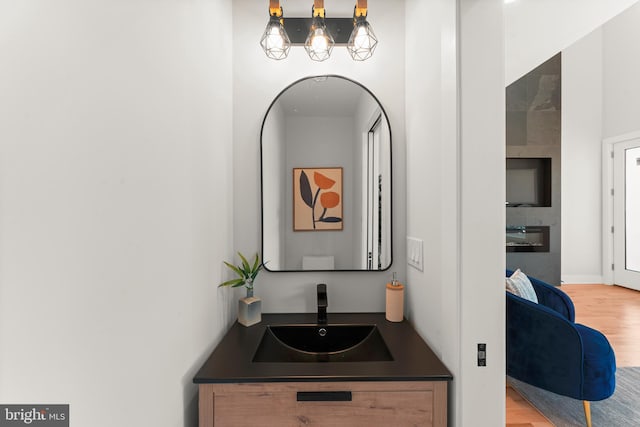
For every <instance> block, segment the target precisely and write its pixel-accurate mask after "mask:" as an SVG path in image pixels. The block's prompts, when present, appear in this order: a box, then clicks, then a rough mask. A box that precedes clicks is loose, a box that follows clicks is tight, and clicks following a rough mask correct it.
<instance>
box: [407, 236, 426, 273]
mask: <svg viewBox="0 0 640 427" xmlns="http://www.w3.org/2000/svg"><path fill="white" fill-rule="evenodd" d="M423 246H424V244H423V241H422V240H421V239H416V238H415V237H407V264H409V265H410V266H412V267H413V268H416V269H418V270H420V271H423V270H424V265H423V264H424V259H423Z"/></svg>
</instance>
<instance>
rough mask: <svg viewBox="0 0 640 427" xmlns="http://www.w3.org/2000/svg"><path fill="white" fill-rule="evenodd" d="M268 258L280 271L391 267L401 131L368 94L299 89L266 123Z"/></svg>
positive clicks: (332, 86) (325, 82) (319, 86)
mask: <svg viewBox="0 0 640 427" xmlns="http://www.w3.org/2000/svg"><path fill="white" fill-rule="evenodd" d="M260 140H261V160H262V259H263V260H264V261H265V262H266V268H267V269H268V270H270V271H319V270H334V271H350V270H365V271H366V270H369V271H380V270H386V269H388V268H389V267H390V266H391V261H392V245H391V241H392V239H391V204H392V197H391V196H392V193H391V128H390V126H389V120H388V118H387V115H386V113H385V111H384V109H383V108H382V106H381V105H380V103H379V102H378V100H377V99H376V97H375V96H374V95H373V94H372V93H371V91H369V90H368V89H367V88H365V87H364V86H362V85H361V84H359V83H357V82H355V81H353V80H349V79H347V78H344V77H340V76H335V75H329V76H316V77H309V78H305V79H301V80H298V81H296V82H294V83H293V84H291V85H290V86H288V87H287V88H285V89H284V90H283V91H282V92H280V94H279V95H278V96H277V97H276V98H275V100H274V101H273V102H272V103H271V106H270V107H269V109H268V110H267V113H266V115H265V117H264V121H263V123H262V131H261V135H260Z"/></svg>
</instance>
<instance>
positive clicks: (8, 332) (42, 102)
mask: <svg viewBox="0 0 640 427" xmlns="http://www.w3.org/2000/svg"><path fill="white" fill-rule="evenodd" d="M230 4H231V2H230V1H222V0H215V1H193V2H171V1H155V2H149V1H142V0H130V1H127V2H108V1H85V0H59V1H56V2H50V1H47V0H29V1H21V2H2V3H1V4H0V45H1V46H2V48H1V50H2V66H1V67H0V93H2V96H1V97H0V236H1V237H0V342H1V343H2V345H0V402H3V403H69V404H70V405H71V424H72V425H74V426H92V427H101V426H104V427H113V426H132V427H133V426H136V427H137V426H151V425H153V426H179V425H188V426H195V425H196V424H195V421H196V407H197V402H196V401H195V400H194V398H195V390H196V388H195V386H194V385H192V384H191V379H192V377H193V375H194V373H195V371H196V369H198V368H199V366H200V365H201V363H202V362H203V360H204V357H206V356H207V355H208V354H209V352H210V351H211V349H212V348H213V346H214V345H215V343H216V342H217V341H218V339H219V338H220V336H221V334H222V333H223V331H225V330H226V328H227V327H228V325H229V322H230V320H232V319H233V318H234V314H233V312H232V311H233V310H232V309H231V308H230V307H231V304H232V300H231V298H230V297H231V295H230V294H229V293H228V292H226V290H218V289H217V287H216V285H217V283H219V282H220V280H221V279H222V278H223V274H222V269H221V260H222V259H227V258H229V256H230V254H231V251H230V249H231V248H232V241H231V232H230V229H231V225H232V224H231V223H232V216H231V209H230V207H231V205H232V196H231V192H229V191H228V189H229V188H230V187H231V185H232V184H231V146H230V144H231V95H232V93H231V67H230V65H229V64H230V63H231V55H230V52H231V49H230V47H231V41H230V38H229V37H228V34H229V31H230V30H231V26H230V16H231V10H230V8H231V6H230ZM225 64H226V65H225ZM225 274H226V273H225Z"/></svg>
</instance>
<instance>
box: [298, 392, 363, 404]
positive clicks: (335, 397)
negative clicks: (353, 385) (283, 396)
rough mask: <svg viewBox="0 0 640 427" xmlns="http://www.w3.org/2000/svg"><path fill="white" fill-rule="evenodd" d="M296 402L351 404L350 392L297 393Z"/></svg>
mask: <svg viewBox="0 0 640 427" xmlns="http://www.w3.org/2000/svg"><path fill="white" fill-rule="evenodd" d="M298 402H351V392H350V391H299V392H298Z"/></svg>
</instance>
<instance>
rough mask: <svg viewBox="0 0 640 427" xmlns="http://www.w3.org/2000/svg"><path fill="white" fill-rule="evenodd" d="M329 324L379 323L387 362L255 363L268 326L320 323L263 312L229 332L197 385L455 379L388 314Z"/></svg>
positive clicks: (336, 318)
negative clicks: (258, 318)
mask: <svg viewBox="0 0 640 427" xmlns="http://www.w3.org/2000/svg"><path fill="white" fill-rule="evenodd" d="M328 317H329V319H328V320H329V324H375V325H376V326H377V327H378V330H379V332H380V334H381V335H382V337H383V339H384V341H385V342H386V344H387V347H388V348H389V351H390V352H391V355H392V357H393V360H392V361H385V362H328V363H323V362H318V363H292V362H288V363H270V362H269V363H267V362H253V361H252V359H253V356H254V354H255V352H256V350H257V348H258V345H259V344H260V341H261V339H262V336H263V334H264V331H265V328H266V327H267V326H268V325H287V324H315V323H316V320H317V315H316V314H315V313H300V314H263V315H262V322H261V323H258V324H256V325H253V326H250V327H245V326H242V325H240V324H238V323H237V322H236V323H235V324H234V325H233V326H232V327H231V329H229V332H227V334H226V335H225V337H224V338H223V339H222V341H221V342H220V344H218V346H217V347H216V349H215V350H214V351H213V353H212V354H211V356H209V359H208V360H207V361H206V362H205V363H204V365H203V366H202V367H201V368H200V370H199V371H198V373H197V374H196V376H195V377H194V378H193V382H194V383H196V384H205V383H242V382H245V383H246V382H283V381H291V382H294V381H296V382H298V381H449V380H452V379H453V376H452V375H451V372H449V370H448V369H447V368H446V366H445V365H444V364H443V363H442V362H441V361H440V359H438V357H437V356H436V355H435V354H434V353H433V351H432V350H431V348H429V346H428V345H427V344H426V343H425V342H424V341H423V340H422V338H420V336H419V335H418V334H417V333H416V331H415V330H414V329H413V327H412V326H411V325H410V324H409V323H408V322H407V321H406V320H404V321H402V322H398V323H393V322H389V321H387V320H386V319H385V316H384V313H329V315H328Z"/></svg>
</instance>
